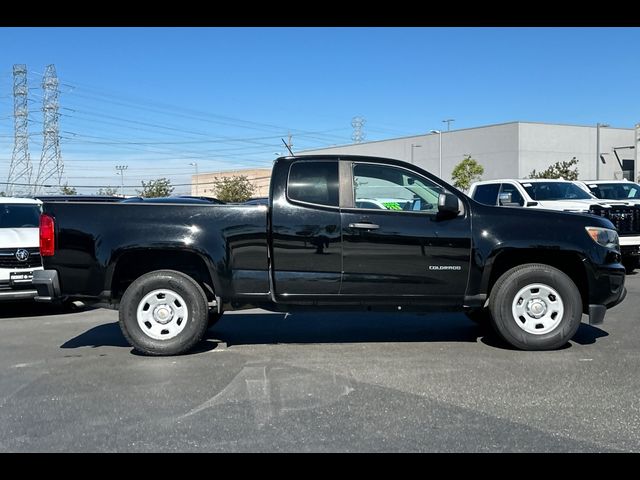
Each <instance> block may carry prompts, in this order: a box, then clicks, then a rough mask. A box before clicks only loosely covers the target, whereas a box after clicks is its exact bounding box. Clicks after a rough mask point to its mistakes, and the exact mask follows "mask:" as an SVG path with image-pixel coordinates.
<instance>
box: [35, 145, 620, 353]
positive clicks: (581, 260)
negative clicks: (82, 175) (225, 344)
mask: <svg viewBox="0 0 640 480" xmlns="http://www.w3.org/2000/svg"><path fill="white" fill-rule="evenodd" d="M573 187H574V189H575V190H576V191H577V192H578V194H581V195H583V196H587V197H589V194H587V193H586V192H583V191H582V190H581V189H580V188H578V187H577V186H575V185H574V186H573ZM376 192H377V193H376ZM580 192H582V193H580ZM361 198H369V199H373V200H376V201H378V202H381V203H382V204H383V205H384V203H385V199H389V198H401V199H411V203H412V205H416V204H417V203H420V209H416V210H414V209H413V208H411V209H407V210H404V209H402V210H398V209H395V208H392V209H388V208H386V209H379V208H368V207H366V206H364V207H363V206H361V207H358V205H357V204H356V203H357V199H361ZM418 201H419V202H418ZM269 205H270V208H268V209H267V208H264V207H263V206H261V205H186V204H178V203H175V204H165V205H162V206H160V205H153V204H150V205H141V204H139V203H129V204H127V203H121V204H109V203H103V204H95V203H94V204H91V203H68V202H67V203H65V202H59V203H56V202H52V203H46V204H44V205H43V209H44V213H43V215H42V222H41V225H42V228H41V232H40V235H41V246H42V254H43V260H44V266H45V270H44V271H42V272H36V274H35V277H34V284H35V285H36V287H37V289H38V297H37V298H38V299H39V300H42V301H60V300H63V299H65V298H66V299H78V300H82V301H84V302H85V303H86V302H89V301H93V302H100V303H101V304H102V305H109V306H112V307H115V308H118V309H119V319H120V327H121V329H122V332H123V335H124V337H125V338H126V339H127V340H128V341H129V342H130V343H131V345H133V346H134V348H135V349H136V350H138V351H141V352H144V353H147V354H151V355H175V354H180V353H184V352H186V351H188V350H189V349H191V348H192V347H193V346H194V345H195V344H196V343H197V342H198V341H200V339H201V338H202V337H203V335H204V333H205V331H206V329H207V327H208V325H209V324H210V323H211V322H214V321H215V320H216V319H218V318H219V317H220V316H221V315H222V314H223V312H224V311H226V310H233V309H242V308H252V307H255V306H257V307H261V308H265V309H269V310H273V311H280V312H286V311H295V310H309V309H315V310H321V309H324V310H327V311H332V310H336V309H363V310H371V309H374V310H375V309H383V310H390V311H393V312H404V311H442V310H448V311H450V310H459V311H465V312H466V313H467V314H468V315H469V316H470V317H471V318H474V319H477V320H483V319H484V320H486V321H489V322H491V324H492V325H493V327H494V328H495V329H496V331H497V332H498V333H499V334H500V335H501V336H502V337H503V338H504V339H505V340H506V341H507V342H509V343H510V344H511V345H513V346H515V347H517V348H520V349H524V350H549V349H555V348H559V347H561V346H562V345H564V344H566V343H567V341H568V340H569V339H570V338H571V337H572V336H573V335H574V334H575V332H576V331H577V329H578V326H579V325H580V322H581V319H582V314H583V313H586V314H588V315H589V322H590V323H592V324H599V323H601V322H602V321H603V319H604V316H605V312H606V310H607V308H611V307H613V306H615V305H616V304H618V303H619V302H621V301H622V300H623V299H624V296H625V294H626V290H625V287H624V281H625V270H624V267H623V266H622V265H621V264H620V258H621V257H620V247H619V244H618V235H617V233H616V231H615V229H614V227H613V224H612V223H611V222H610V221H609V220H607V219H605V218H601V217H597V216H594V215H582V214H571V213H563V212H554V211H549V210H542V209H532V208H529V209H526V208H525V209H516V208H502V207H494V206H487V205H483V204H481V203H478V202H476V201H474V200H473V199H471V198H469V197H468V196H466V195H465V194H464V193H462V192H460V191H459V190H457V189H456V188H455V187H453V186H451V185H449V184H447V183H446V182H444V181H443V180H441V179H440V178H437V177H435V176H434V175H431V174H430V173H428V172H426V171H425V170H422V169H421V168H419V167H418V166H416V165H413V164H410V163H406V162H401V161H399V160H392V159H385V158H376V157H364V156H348V155H340V156H337V155H322V156H313V155H311V156H301V157H281V158H278V159H277V160H276V161H275V163H274V166H273V171H272V176H271V194H270V198H269Z"/></svg>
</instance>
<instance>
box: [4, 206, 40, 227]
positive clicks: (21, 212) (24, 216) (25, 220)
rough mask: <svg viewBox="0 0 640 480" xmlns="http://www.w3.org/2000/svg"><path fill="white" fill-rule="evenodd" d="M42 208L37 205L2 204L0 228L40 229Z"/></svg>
mask: <svg viewBox="0 0 640 480" xmlns="http://www.w3.org/2000/svg"><path fill="white" fill-rule="evenodd" d="M39 226H40V207H39V206H38V205H36V204H32V205H20V204H15V203H3V204H0V228H21V227H24V228H38V227H39Z"/></svg>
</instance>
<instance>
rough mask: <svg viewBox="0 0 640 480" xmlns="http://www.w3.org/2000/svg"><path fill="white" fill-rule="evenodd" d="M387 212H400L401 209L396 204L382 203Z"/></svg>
mask: <svg viewBox="0 0 640 480" xmlns="http://www.w3.org/2000/svg"><path fill="white" fill-rule="evenodd" d="M382 205H384V206H385V208H386V209H387V210H402V207H401V206H400V204H399V203H398V202H382Z"/></svg>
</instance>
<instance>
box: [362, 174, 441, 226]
mask: <svg viewBox="0 0 640 480" xmlns="http://www.w3.org/2000/svg"><path fill="white" fill-rule="evenodd" d="M442 192H443V189H442V187H440V186H439V185H437V184H435V183H433V182H432V181H430V180H428V179H426V178H424V177H421V176H418V175H416V174H414V173H412V172H410V171H408V170H405V169H403V168H398V167H391V166H388V165H377V164H370V163H357V164H355V165H354V167H353V193H354V204H355V206H356V208H363V209H374V210H394V211H405V212H418V213H420V212H421V213H430V214H435V213H437V212H438V197H439V195H440V193H442Z"/></svg>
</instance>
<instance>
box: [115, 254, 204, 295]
mask: <svg viewBox="0 0 640 480" xmlns="http://www.w3.org/2000/svg"><path fill="white" fill-rule="evenodd" d="M154 270H176V271H178V272H182V273H184V274H185V275H189V276H190V277H191V278H193V279H194V280H195V281H196V282H198V284H199V285H200V286H201V287H202V289H203V290H204V292H205V294H206V295H207V299H208V300H209V301H211V300H213V299H214V293H213V292H214V289H213V280H212V278H211V275H210V273H209V269H208V268H207V266H206V264H205V263H204V260H203V259H202V258H201V257H200V256H199V255H197V254H196V253H193V252H182V251H172V250H145V251H133V252H127V253H125V254H123V255H122V256H121V257H120V258H119V259H118V261H117V263H116V266H115V269H114V271H113V276H112V278H111V296H112V298H114V299H120V298H121V297H122V295H123V294H124V291H125V290H126V289H127V287H128V286H129V285H130V284H131V283H132V282H133V281H134V280H135V279H136V278H138V277H140V276H141V275H144V274H145V273H149V272H153V271H154Z"/></svg>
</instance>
